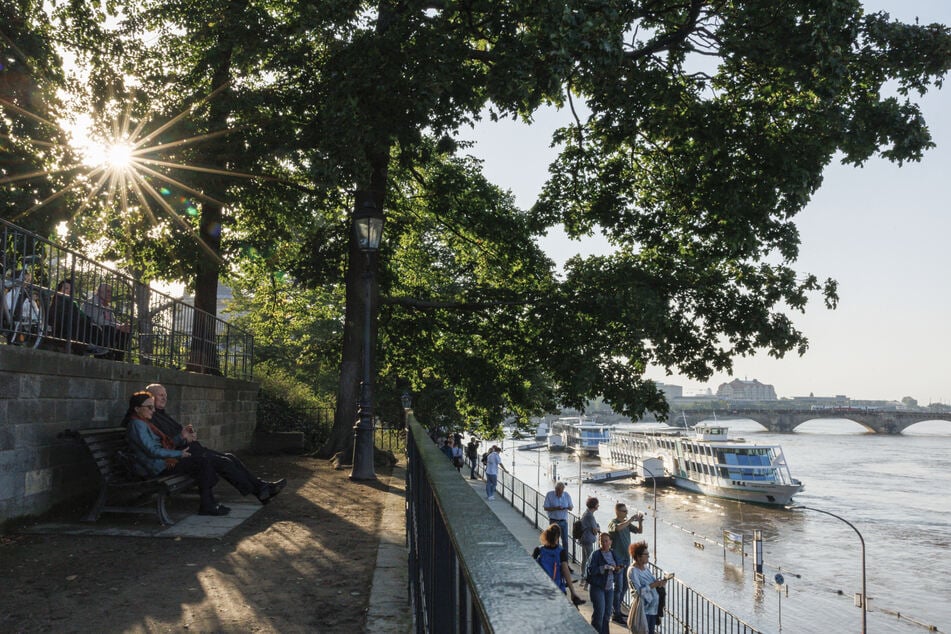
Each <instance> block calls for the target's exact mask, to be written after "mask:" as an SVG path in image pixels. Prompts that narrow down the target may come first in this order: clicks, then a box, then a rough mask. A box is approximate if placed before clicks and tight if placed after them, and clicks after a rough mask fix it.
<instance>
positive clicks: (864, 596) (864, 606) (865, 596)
mask: <svg viewBox="0 0 951 634" xmlns="http://www.w3.org/2000/svg"><path fill="white" fill-rule="evenodd" d="M788 508H790V509H805V510H807V511H815V512H816V513H824V514H826V515H831V516H832V517H834V518H835V519H837V520H839V521H840V522H844V523H845V524H846V525H847V526H848V527H849V528H851V529H852V530H853V531H855V534H856V535H858V536H859V542H861V544H862V634H865V633H866V631H867V630H866V628H865V621H866V615H867V614H868V594H866V592H865V538H864V537H862V533H860V532H859V529H857V528H855V525H854V524H852V522H850V521H849V520H847V519H845V518H844V517H839V516H838V515H836V514H835V513H830V512H829V511H823V510H822V509H817V508H814V507H812V506H799V505H796V506H790V507H788Z"/></svg>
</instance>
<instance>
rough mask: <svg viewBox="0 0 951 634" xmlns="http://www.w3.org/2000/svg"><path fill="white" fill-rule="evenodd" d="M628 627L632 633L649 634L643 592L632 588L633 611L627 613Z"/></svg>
mask: <svg viewBox="0 0 951 634" xmlns="http://www.w3.org/2000/svg"><path fill="white" fill-rule="evenodd" d="M627 629H629V630H630V631H631V632H632V634H647V615H646V614H644V602H643V601H642V600H641V593H640V592H638V591H637V590H635V589H634V588H631V611H630V612H628V613H627Z"/></svg>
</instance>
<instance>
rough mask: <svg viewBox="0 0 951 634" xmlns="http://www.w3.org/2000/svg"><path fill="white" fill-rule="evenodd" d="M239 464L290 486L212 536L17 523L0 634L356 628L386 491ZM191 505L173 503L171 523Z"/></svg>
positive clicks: (312, 464)
mask: <svg viewBox="0 0 951 634" xmlns="http://www.w3.org/2000/svg"><path fill="white" fill-rule="evenodd" d="M247 463H248V465H249V466H250V467H251V468H252V469H253V470H255V471H256V472H257V473H258V474H259V475H260V476H261V477H264V478H266V479H274V478H278V477H286V478H287V479H288V481H289V483H288V486H287V488H286V489H285V490H284V492H283V493H282V494H281V495H280V496H279V497H278V498H277V499H275V500H274V501H273V502H272V503H270V504H268V505H267V506H264V507H263V508H259V509H258V510H257V511H256V512H252V513H251V514H250V516H249V517H248V518H247V519H246V520H245V521H244V522H242V523H241V524H240V525H239V526H237V527H234V528H232V529H231V530H229V531H226V532H224V533H223V535H222V536H220V537H217V538H207V537H206V538H201V539H199V538H191V537H182V536H177V537H172V538H154V537H152V536H150V535H149V533H148V531H151V530H154V529H155V528H156V526H155V523H154V520H153V519H151V518H147V517H138V516H123V515H104V516H103V518H102V519H101V520H100V526H101V527H102V528H103V529H107V528H108V529H117V530H119V531H120V532H118V533H116V532H114V531H112V532H113V534H108V533H109V532H110V531H108V530H103V532H101V533H97V534H71V533H69V532H63V531H60V532H46V533H43V534H32V533H29V532H28V531H30V530H31V527H29V526H27V527H23V529H22V530H21V531H19V532H17V533H15V534H7V535H4V536H2V537H0V587H2V588H3V589H4V590H3V592H2V593H0V631H3V632H90V631H103V632H115V631H133V632H167V631H176V632H177V631H182V630H186V629H187V630H188V631H193V632H212V631H213V632H315V631H319V632H358V631H361V630H362V628H363V622H364V617H365V613H366V609H367V605H368V601H369V591H370V586H371V580H372V577H373V571H374V566H375V560H376V552H377V545H378V541H379V539H378V536H377V529H378V525H379V521H380V514H381V509H382V508H383V504H384V502H385V500H386V496H387V495H392V494H391V493H388V492H387V488H386V486H385V485H383V484H381V483H379V482H372V483H354V482H350V481H349V480H348V479H347V472H346V471H334V470H333V469H332V468H331V467H330V465H329V463H327V462H326V461H322V460H316V459H313V458H307V457H300V456H280V457H271V456H251V457H247ZM218 487H219V490H220V491H221V492H222V493H225V492H226V491H228V489H229V488H228V485H227V484H226V483H222V484H219V485H218ZM222 497H223V498H225V495H222ZM238 499H240V498H238ZM243 501H244V502H245V503H247V504H249V505H250V504H257V503H256V502H255V501H253V499H252V498H244V500H243ZM192 503H194V504H195V507H197V500H188V499H183V500H179V501H176V502H175V506H174V507H173V509H174V513H175V514H176V516H179V517H181V516H182V515H185V516H187V515H188V512H189V510H188V505H189V504H192ZM182 505H184V506H182ZM82 510H84V509H75V515H74V516H73V517H56V518H45V519H44V522H43V523H44V524H47V525H49V524H61V525H66V526H84V525H82V524H80V523H78V522H76V519H77V518H78V517H79V515H80V514H81V512H82ZM121 531H133V532H136V534H135V535H129V534H123V533H121Z"/></svg>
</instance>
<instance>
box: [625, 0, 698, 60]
mask: <svg viewBox="0 0 951 634" xmlns="http://www.w3.org/2000/svg"><path fill="white" fill-rule="evenodd" d="M703 5H704V0H691V2H690V13H689V15H688V16H687V21H686V22H684V23H683V24H682V25H680V26H679V27H677V28H676V29H675V30H673V31H671V32H670V33H667V34H666V35H663V36H661V37H659V38H657V39H656V40H654V41H653V42H651V43H650V44H648V45H647V46H645V47H644V48H642V49H639V50H636V51H631V52H630V53H627V58H628V59H630V60H632V61H633V60H638V59H641V58H644V57H649V56H650V55H653V54H654V53H659V52H660V51H665V50H668V49H671V48H674V47H675V46H679V45H681V44H683V43H684V42H685V41H686V40H687V38H688V37H690V34H691V33H693V32H694V30H695V29H696V27H697V22H698V20H699V19H700V10H701V9H702V8H703Z"/></svg>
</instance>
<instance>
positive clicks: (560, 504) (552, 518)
mask: <svg viewBox="0 0 951 634" xmlns="http://www.w3.org/2000/svg"><path fill="white" fill-rule="evenodd" d="M544 506H545V511H547V512H548V523H549V524H558V526H560V527H561V545H562V547H563V548H564V549H565V552H566V553H567V552H570V551H569V550H568V535H570V533H569V532H568V512H569V511H571V510H572V509H573V508H574V504H572V503H571V496H570V495H568V492H567V491H565V483H564V482H558V483H556V484H555V490H554V491H549V492H548V493H547V494H546V495H545V503H544ZM582 574H583V573H582Z"/></svg>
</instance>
